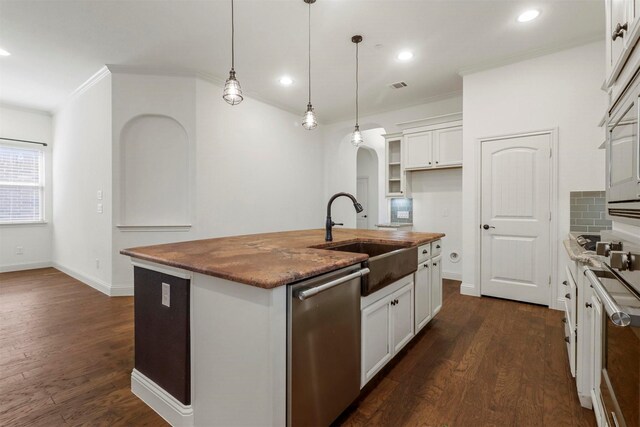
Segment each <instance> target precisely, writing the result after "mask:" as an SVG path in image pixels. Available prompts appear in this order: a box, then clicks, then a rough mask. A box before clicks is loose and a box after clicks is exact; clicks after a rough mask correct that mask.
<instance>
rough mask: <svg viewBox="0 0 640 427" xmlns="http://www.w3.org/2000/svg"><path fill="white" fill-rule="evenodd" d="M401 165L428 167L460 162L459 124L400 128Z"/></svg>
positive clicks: (460, 138)
mask: <svg viewBox="0 0 640 427" xmlns="http://www.w3.org/2000/svg"><path fill="white" fill-rule="evenodd" d="M402 144H403V148H402V150H403V166H404V169H406V170H408V171H409V170H429V169H437V168H451V167H460V166H462V125H461V123H459V122H455V123H443V124H440V125H433V126H427V127H424V128H417V129H410V130H407V131H405V132H404V139H403V140H402Z"/></svg>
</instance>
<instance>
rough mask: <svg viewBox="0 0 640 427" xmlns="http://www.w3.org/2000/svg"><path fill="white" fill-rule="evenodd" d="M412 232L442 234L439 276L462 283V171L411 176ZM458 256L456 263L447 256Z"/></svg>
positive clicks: (418, 173)
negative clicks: (440, 273)
mask: <svg viewBox="0 0 640 427" xmlns="http://www.w3.org/2000/svg"><path fill="white" fill-rule="evenodd" d="M410 176H411V190H412V191H411V194H412V198H413V229H414V230H415V231H436V232H441V233H444V234H446V237H445V238H444V239H443V241H442V275H443V277H445V278H447V279H455V280H460V279H462V265H463V262H464V257H463V256H462V169H459V168H458V169H442V170H437V171H421V172H411V174H410ZM452 252H456V253H458V255H459V256H458V258H457V259H458V262H452V261H451V259H450V255H451V253H452Z"/></svg>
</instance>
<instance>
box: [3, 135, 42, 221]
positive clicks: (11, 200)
mask: <svg viewBox="0 0 640 427" xmlns="http://www.w3.org/2000/svg"><path fill="white" fill-rule="evenodd" d="M43 204H44V155H43V152H42V150H40V149H37V148H30V147H29V148H26V147H25V148H22V147H17V146H13V145H3V144H0V223H3V224H14V223H24V222H38V221H43V220H44V216H43V211H44V209H43Z"/></svg>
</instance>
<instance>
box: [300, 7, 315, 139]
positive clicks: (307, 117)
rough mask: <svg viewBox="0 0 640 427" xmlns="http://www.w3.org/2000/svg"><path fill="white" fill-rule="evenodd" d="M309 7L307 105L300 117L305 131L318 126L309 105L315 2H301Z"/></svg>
mask: <svg viewBox="0 0 640 427" xmlns="http://www.w3.org/2000/svg"><path fill="white" fill-rule="evenodd" d="M303 1H304V2H305V3H307V4H308V5H309V46H308V47H309V103H308V104H307V111H306V112H305V113H304V116H303V117H302V126H303V127H304V128H305V129H306V130H313V129H315V128H316V126H318V120H317V119H316V113H314V112H313V105H311V5H312V4H313V3H315V2H316V0H303Z"/></svg>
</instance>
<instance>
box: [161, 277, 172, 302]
mask: <svg viewBox="0 0 640 427" xmlns="http://www.w3.org/2000/svg"><path fill="white" fill-rule="evenodd" d="M162 305H164V306H166V307H171V286H170V285H169V284H168V283H163V284H162Z"/></svg>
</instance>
